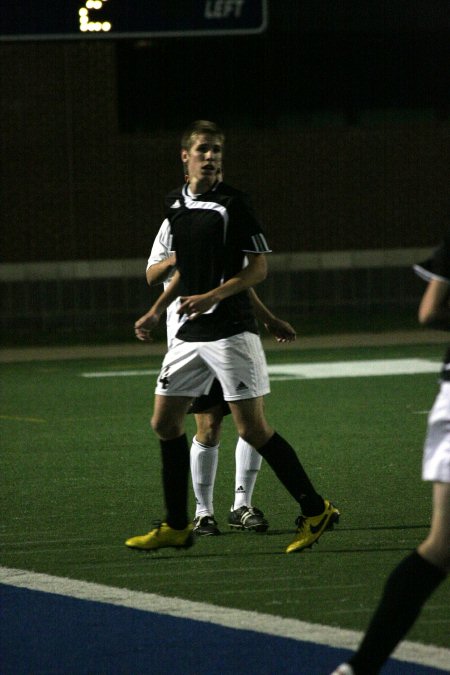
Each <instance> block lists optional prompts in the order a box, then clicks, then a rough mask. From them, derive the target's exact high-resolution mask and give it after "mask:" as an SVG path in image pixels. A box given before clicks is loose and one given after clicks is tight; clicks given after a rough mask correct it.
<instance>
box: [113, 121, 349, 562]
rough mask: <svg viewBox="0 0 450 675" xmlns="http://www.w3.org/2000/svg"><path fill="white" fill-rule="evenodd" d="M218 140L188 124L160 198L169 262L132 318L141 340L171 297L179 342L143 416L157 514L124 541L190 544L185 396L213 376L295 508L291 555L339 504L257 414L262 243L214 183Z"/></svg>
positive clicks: (262, 384)
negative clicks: (155, 477)
mask: <svg viewBox="0 0 450 675" xmlns="http://www.w3.org/2000/svg"><path fill="white" fill-rule="evenodd" d="M223 143H224V136H223V133H222V132H221V130H220V129H219V128H218V127H217V126H216V125H215V124H214V123H212V122H208V121H202V120H201V121H198V122H195V123H194V124H193V125H192V126H191V127H190V128H189V129H188V130H187V131H186V132H185V133H184V134H183V138H182V150H181V159H182V161H183V163H184V165H185V167H186V173H187V176H188V179H189V182H188V183H186V184H185V185H184V186H183V187H182V188H181V189H178V190H175V191H173V192H172V193H170V194H169V195H168V198H167V206H168V209H167V219H168V221H169V223H170V234H171V238H172V240H171V249H172V250H173V251H174V252H175V254H176V265H177V269H176V271H175V273H174V276H173V278H172V280H171V282H170V284H169V286H168V287H167V288H166V289H165V291H164V293H163V294H162V295H161V296H160V297H159V298H158V300H157V301H156V302H155V303H154V305H153V306H152V308H151V309H150V310H149V311H148V312H147V313H146V314H145V315H144V316H143V317H141V318H140V319H139V320H138V321H137V322H136V324H135V333H136V337H137V338H138V339H140V340H144V341H145V340H148V339H149V338H150V335H151V332H152V330H153V329H154V327H155V326H156V325H157V323H158V321H159V319H160V317H161V314H162V313H163V312H164V311H165V309H166V308H167V307H168V306H169V305H170V304H171V303H172V302H173V301H174V300H175V299H176V298H180V304H179V308H178V314H179V316H180V327H179V329H178V331H177V333H176V339H177V341H178V342H177V344H176V345H174V346H173V347H172V348H171V349H170V350H169V351H168V352H167V354H166V356H165V358H164V361H163V364H162V369H161V373H160V376H159V378H158V383H157V386H156V390H155V405H154V411H153V417H152V427H153V429H154V431H155V432H156V434H157V435H158V437H159V440H160V447H161V453H162V472H163V489H164V496H165V505H166V518H165V521H164V522H163V523H161V524H160V525H158V526H157V527H155V528H154V529H152V530H151V531H150V532H148V533H147V534H145V535H141V536H136V537H132V538H130V539H128V540H127V541H126V545H127V546H129V547H132V548H138V549H145V550H153V549H157V548H162V547H166V546H171V547H176V548H178V547H186V546H190V545H191V544H192V541H193V537H192V524H190V523H189V518H188V510H187V501H188V499H187V494H188V476H189V445H188V442H187V438H186V434H185V428H184V422H185V415H186V413H187V410H188V408H189V405H190V403H191V401H192V399H193V398H196V397H198V396H200V395H202V394H204V393H206V392H208V391H209V388H210V387H211V385H212V382H213V380H214V379H215V378H217V379H218V380H219V381H220V384H221V386H222V390H223V394H224V399H225V400H226V401H227V403H228V405H229V406H230V409H231V412H232V415H233V420H234V423H235V425H236V429H237V431H238V434H239V436H240V437H241V438H243V439H244V440H245V441H247V442H248V443H249V444H250V445H251V446H253V447H254V448H255V449H256V450H257V451H258V452H259V453H260V454H261V455H262V456H263V457H264V458H265V459H266V461H267V462H268V463H269V465H270V466H271V468H272V469H273V471H274V472H275V474H276V475H277V476H278V478H279V479H280V481H281V482H282V483H283V485H284V486H285V488H286V489H287V490H288V491H289V493H290V494H291V495H292V496H293V498H294V499H295V500H296V501H297V503H298V504H299V505H300V508H301V511H302V514H301V516H300V517H299V518H298V519H297V524H298V529H297V532H296V536H295V538H294V540H293V541H292V542H291V543H290V544H289V546H288V547H287V549H286V552H287V553H291V552H294V551H301V550H303V549H305V548H307V547H309V546H311V545H312V544H313V543H314V542H315V541H317V539H318V538H319V537H320V536H321V535H322V534H323V532H324V531H325V530H326V529H327V528H328V527H330V526H331V525H332V524H333V522H336V521H337V520H338V518H339V511H338V510H337V509H336V508H335V507H334V506H333V504H332V503H331V502H330V501H329V500H328V499H323V498H322V497H321V496H320V495H319V494H318V493H317V492H316V490H315V489H314V487H313V485H312V483H311V481H310V480H309V477H308V475H307V474H306V472H305V470H304V468H303V467H302V465H301V463H300V462H299V460H298V458H297V455H296V454H295V451H294V449H293V448H292V447H291V446H290V445H289V443H287V442H286V441H285V440H284V439H283V438H282V437H281V436H280V435H279V434H278V433H276V432H275V430H274V429H273V428H272V427H271V426H270V425H269V424H268V422H267V421H266V418H265V415H264V405H263V397H264V396H265V395H266V394H268V393H269V391H270V386H269V378H268V372H267V364H266V361H265V356H264V352H263V349H262V345H261V340H260V338H259V335H258V329H257V326H256V321H255V316H254V313H253V309H252V304H251V301H250V298H249V293H248V291H249V289H250V288H252V287H253V286H256V285H257V284H258V283H260V282H261V281H263V280H264V279H265V277H266V274H267V263H266V258H265V254H266V253H269V252H270V249H269V247H268V245H267V242H266V239H265V235H264V232H263V230H262V228H261V226H260V224H259V222H258V220H257V218H256V216H255V214H254V212H253V209H252V207H251V205H250V203H249V199H248V197H247V195H245V193H243V192H241V191H239V190H236V189H235V188H233V187H231V186H230V185H227V184H226V183H222V182H219V181H218V180H217V171H218V169H219V168H220V166H221V162H222V153H223Z"/></svg>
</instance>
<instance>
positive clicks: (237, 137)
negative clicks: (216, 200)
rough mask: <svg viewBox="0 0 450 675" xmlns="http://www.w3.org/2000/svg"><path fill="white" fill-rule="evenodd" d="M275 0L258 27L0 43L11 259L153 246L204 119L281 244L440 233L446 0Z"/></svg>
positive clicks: (423, 237)
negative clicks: (221, 137) (236, 32)
mask: <svg viewBox="0 0 450 675" xmlns="http://www.w3.org/2000/svg"><path fill="white" fill-rule="evenodd" d="M268 4H269V26H268V29H267V31H266V32H265V33H263V34H261V35H253V36H239V37H236V36H235V37H216V38H212V37H209V38H208V37H197V38H192V37H189V38H165V39H164V38H162V39H152V40H142V39H140V40H116V41H114V40H104V41H101V40H95V39H93V38H90V39H87V40H81V41H78V40H77V41H70V42H69V41H65V42H64V41H58V42H45V41H44V42H6V43H0V91H1V104H0V143H1V148H0V154H1V176H0V178H1V188H0V189H1V215H0V217H1V226H2V227H1V232H2V234H1V235H0V236H1V240H0V244H1V251H2V253H1V255H2V262H30V261H54V260H84V259H86V260H94V259H103V258H104V259H114V258H134V257H139V258H140V257H144V258H145V257H146V256H147V253H148V251H149V248H150V246H151V243H152V240H153V237H154V235H155V233H156V231H157V229H158V227H159V224H160V221H161V218H162V216H163V211H162V197H163V195H164V193H165V192H167V191H168V190H169V189H171V188H172V187H173V186H175V185H176V184H178V183H179V182H180V180H181V177H182V176H181V166H180V163H179V150H178V146H179V137H180V134H181V131H182V130H183V127H184V126H185V125H186V124H187V123H189V122H190V121H192V119H196V118H198V117H203V118H212V119H214V120H216V121H217V122H218V123H219V124H222V125H223V126H224V127H225V130H226V133H227V141H228V144H227V147H226V160H225V161H226V175H227V179H228V180H229V182H232V183H234V184H236V185H237V186H239V187H241V188H243V189H246V190H248V191H249V192H250V193H251V195H252V197H253V199H254V202H255V203H256V205H257V210H258V212H259V214H260V216H261V219H262V220H263V222H264V223H265V226H266V230H267V233H268V236H269V239H270V240H271V242H272V244H273V246H274V248H275V250H276V251H278V252H284V251H292V250H296V251H330V250H347V249H367V248H369V249H370V248H374V249H377V248H397V247H398V248H402V247H420V246H431V245H434V244H435V243H436V242H437V241H438V240H439V238H440V236H441V233H442V231H443V229H444V227H446V226H447V225H448V214H449V198H448V185H449V184H450V162H449V158H450V83H449V81H448V75H449V72H450V52H449V45H450V23H449V18H448V14H449V13H448V3H447V2H433V1H431V2H427V3H422V2H403V1H401V0H398V2H395V0H393V1H392V2H386V3H385V2H380V3H378V2H377V3H374V2H363V1H361V2H356V0H355V2H342V3H335V2H334V3H330V2H322V3H321V2H314V3H312V2H296V1H291V2H274V1H273V0H272V1H271V2H269V3H268ZM446 7H447V10H446V9H445V8H446ZM339 8H340V9H339Z"/></svg>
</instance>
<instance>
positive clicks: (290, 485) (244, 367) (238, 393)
mask: <svg viewBox="0 0 450 675" xmlns="http://www.w3.org/2000/svg"><path fill="white" fill-rule="evenodd" d="M202 354H203V358H204V359H205V361H206V360H207V361H208V364H209V366H210V367H211V369H212V370H213V371H214V372H215V374H216V377H217V378H218V379H219V380H220V382H221V385H222V389H223V392H224V398H225V400H226V401H227V402H228V405H229V406H230V409H231V412H232V415H233V419H234V423H235V425H236V429H237V431H238V434H239V436H240V437H241V438H243V439H244V440H245V441H247V443H249V444H250V445H251V446H253V447H254V448H255V449H256V450H257V451H258V452H259V453H260V454H261V455H262V456H263V457H264V459H266V461H267V462H268V464H269V465H270V467H271V468H272V469H273V471H274V472H275V474H276V475H277V477H278V478H279V480H280V481H281V482H282V483H283V485H284V486H285V488H286V489H287V490H288V491H289V492H290V494H291V495H292V496H293V497H294V499H295V500H296V501H297V502H298V503H299V504H300V507H301V509H302V514H303V515H302V516H301V518H302V520H301V521H299V522H298V525H299V527H298V533H297V537H296V539H295V540H294V542H292V544H291V545H290V546H289V547H288V549H287V552H289V553H290V552H291V551H298V550H302V549H303V548H306V547H307V546H311V544H312V543H314V541H316V540H317V539H318V538H319V537H320V536H321V534H322V533H323V532H324V530H325V529H326V528H327V527H329V526H330V524H331V523H332V521H335V520H336V519H337V518H338V517H339V512H338V511H337V509H335V508H334V507H333V505H332V504H331V503H330V502H329V501H328V500H324V499H322V497H321V496H320V495H319V494H318V493H317V492H316V490H315V489H314V486H313V485H312V483H311V481H310V479H309V477H308V475H307V473H306V471H305V470H304V468H303V466H302V465H301V463H300V461H299V459H298V457H297V455H296V453H295V451H294V449H293V448H292V446H291V445H290V444H289V443H288V442H287V441H285V440H284V438H282V437H281V436H280V435H279V434H278V433H276V432H275V431H274V429H273V428H272V427H271V426H270V425H269V423H268V422H267V420H266V418H265V414H264V405H263V396H264V395H265V394H267V393H268V392H269V391H270V385H269V377H268V371H267V364H266V359H265V355H264V351H263V349H262V345H261V340H260V339H259V337H258V336H257V335H254V334H253V333H247V332H246V333H240V334H239V335H234V336H232V337H231V338H228V339H226V340H219V341H217V342H216V343H212V344H211V345H209V344H208V345H207V346H206V347H203V348H202Z"/></svg>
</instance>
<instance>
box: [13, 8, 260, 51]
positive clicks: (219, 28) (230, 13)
mask: <svg viewBox="0 0 450 675" xmlns="http://www.w3.org/2000/svg"><path fill="white" fill-rule="evenodd" d="M266 26H267V0H0V41H16V40H71V39H80V38H84V39H86V38H90V37H91V38H110V39H111V38H133V37H136V38H139V37H142V38H146V37H148V38H151V37H171V36H172V37H183V36H195V35H214V34H215V35H226V34H249V33H261V32H263V31H264V30H265V28H266Z"/></svg>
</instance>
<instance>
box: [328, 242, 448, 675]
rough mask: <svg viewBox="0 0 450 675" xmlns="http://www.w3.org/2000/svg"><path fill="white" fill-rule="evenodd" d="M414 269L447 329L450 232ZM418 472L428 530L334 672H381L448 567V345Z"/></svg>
mask: <svg viewBox="0 0 450 675" xmlns="http://www.w3.org/2000/svg"><path fill="white" fill-rule="evenodd" d="M414 269H415V271H416V273H417V274H418V275H419V276H420V277H422V278H423V279H425V280H426V281H427V282H428V284H427V288H426V290H425V293H424V295H423V297H422V300H421V303H420V306H419V317H418V318H419V322H420V323H421V324H422V325H424V326H429V327H430V328H437V329H442V330H447V331H448V330H450V232H449V233H448V234H447V236H446V237H445V239H444V241H443V242H442V244H441V245H440V246H439V248H438V249H436V251H435V252H434V255H433V256H432V258H430V259H429V260H426V261H425V262H423V263H421V264H419V265H415V267H414ZM422 478H423V480H426V481H431V482H432V483H433V515H432V518H431V528H430V531H429V533H428V536H427V537H426V539H425V540H424V541H423V542H422V543H421V544H419V546H418V547H417V549H416V550H415V551H413V553H411V554H410V555H408V556H406V558H404V559H403V560H402V561H401V562H400V563H399V564H398V565H397V567H395V568H394V570H393V571H392V572H391V573H390V575H389V577H388V579H387V581H386V584H385V587H384V592H383V595H382V597H381V600H380V602H379V605H378V607H377V609H376V611H375V613H374V615H373V617H372V619H371V621H370V624H369V627H368V629H367V632H366V634H365V635H364V638H363V640H362V642H361V644H360V646H359V648H358V650H357V651H356V652H355V654H353V655H352V657H351V658H350V659H349V661H348V663H343V664H342V665H340V666H339V667H338V668H337V669H336V670H335V671H334V672H333V673H332V675H376V674H377V673H379V672H380V669H381V668H382V666H383V664H384V663H385V661H386V660H387V659H388V658H389V655H390V654H391V653H392V652H393V650H394V649H395V647H396V646H397V644H398V643H399V642H400V641H401V640H402V639H403V638H404V637H405V635H406V633H407V632H408V631H409V629H410V628H411V627H412V626H413V624H414V622H415V620H416V619H417V617H418V616H419V614H420V611H421V609H422V607H423V605H424V604H425V602H426V601H427V600H428V598H429V597H430V596H431V594H432V593H433V592H434V591H435V589H436V588H437V587H438V586H439V584H441V583H442V582H443V581H444V579H445V578H446V577H447V575H448V573H449V572H450V348H449V349H448V350H447V353H446V355H445V359H444V363H443V366H442V371H441V383H440V388H439V393H438V395H437V396H436V399H435V401H434V405H433V408H432V410H431V412H430V414H429V417H428V428H427V435H426V439H425V444H424V451H423V461H422ZM443 667H445V665H444V664H443ZM411 672H412V671H411Z"/></svg>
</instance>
